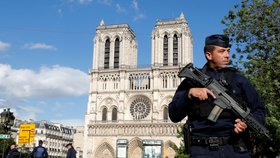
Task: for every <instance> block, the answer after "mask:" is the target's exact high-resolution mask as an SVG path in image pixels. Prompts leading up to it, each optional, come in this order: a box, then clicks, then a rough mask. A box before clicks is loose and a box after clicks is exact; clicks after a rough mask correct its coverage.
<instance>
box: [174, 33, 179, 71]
mask: <svg viewBox="0 0 280 158" xmlns="http://www.w3.org/2000/svg"><path fill="white" fill-rule="evenodd" d="M177 65H178V37H177V35H176V34H175V35H174V37H173V66H177Z"/></svg>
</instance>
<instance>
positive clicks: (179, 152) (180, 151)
mask: <svg viewBox="0 0 280 158" xmlns="http://www.w3.org/2000/svg"><path fill="white" fill-rule="evenodd" d="M177 133H178V135H177V138H179V139H180V140H181V142H180V146H179V147H178V146H176V145H175V144H174V146H173V149H174V150H175V151H176V155H175V158H188V157H189V156H188V155H186V153H185V145H184V133H183V125H182V126H178V128H177Z"/></svg>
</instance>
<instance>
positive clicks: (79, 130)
mask: <svg viewBox="0 0 280 158" xmlns="http://www.w3.org/2000/svg"><path fill="white" fill-rule="evenodd" d="M75 131H76V132H75V134H74V137H73V146H74V148H75V150H76V151H77V155H76V156H77V158H82V157H83V147H84V142H83V141H84V126H79V127H76V128H75Z"/></svg>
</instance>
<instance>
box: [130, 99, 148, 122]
mask: <svg viewBox="0 0 280 158" xmlns="http://www.w3.org/2000/svg"><path fill="white" fill-rule="evenodd" d="M150 111H151V106H150V102H149V101H148V100H147V99H145V98H137V99H135V100H134V101H133V102H132V103H131V106H130V113H131V115H132V116H133V119H134V120H141V119H144V118H145V117H147V116H148V115H149V113H150Z"/></svg>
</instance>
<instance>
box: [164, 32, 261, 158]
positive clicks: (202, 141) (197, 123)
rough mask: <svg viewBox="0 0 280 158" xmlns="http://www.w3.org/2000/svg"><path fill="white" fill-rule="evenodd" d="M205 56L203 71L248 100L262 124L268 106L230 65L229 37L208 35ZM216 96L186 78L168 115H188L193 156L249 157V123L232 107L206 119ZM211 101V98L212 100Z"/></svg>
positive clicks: (176, 116) (189, 139) (175, 118)
mask: <svg viewBox="0 0 280 158" xmlns="http://www.w3.org/2000/svg"><path fill="white" fill-rule="evenodd" d="M204 56H205V58H206V60H207V63H206V64H205V65H204V67H203V68H202V69H201V71H202V72H203V73H204V74H206V75H207V76H210V77H212V78H214V79H216V80H217V81H219V82H220V83H222V84H223V85H224V86H225V87H226V88H227V90H228V92H229V93H230V94H231V95H232V96H234V97H236V98H238V100H242V102H245V103H246V104H245V105H246V107H242V108H245V109H246V108H247V107H248V108H250V109H251V113H252V114H253V116H254V118H255V119H256V120H257V121H259V122H260V123H261V124H264V120H265V107H264V104H263V103H262V101H261V98H260V96H259V94H258V93H257V91H256V90H255V88H254V87H253V86H252V85H251V84H250V82H249V81H248V80H247V79H246V78H245V76H243V75H241V74H240V73H239V72H238V71H237V70H236V69H234V68H230V67H228V64H229V62H230V44H229V38H228V36H225V35H222V34H215V35H211V36H208V37H206V39H205V47H204ZM216 97H217V96H215V95H214V93H213V92H212V91H211V90H210V89H207V88H204V87H203V86H201V85H200V84H199V83H198V82H197V81H195V80H193V79H191V78H185V79H184V80H183V81H182V83H181V84H180V85H179V87H178V88H177V90H176V92H175V95H174V97H173V99H172V101H171V102H170V104H169V107H168V110H169V117H170V119H171V120H172V121H173V122H179V121H181V120H183V119H184V118H185V117H186V116H187V117H188V122H189V126H188V127H189V128H188V132H189V137H188V138H187V143H186V144H189V146H186V148H187V149H188V150H189V154H190V158H194V157H200V158H206V157H207V158H221V157H227V158H250V157H251V154H250V151H249V150H248V149H249V148H248V146H246V142H248V141H246V139H248V134H249V133H248V128H247V124H246V123H245V122H243V121H242V120H241V119H240V118H238V117H237V116H236V115H235V114H234V113H233V112H232V111H230V110H229V109H227V110H224V111H223V112H222V113H221V115H220V116H219V118H218V120H217V121H216V122H212V121H210V120H208V119H207V117H208V115H209V114H210V112H211V110H212V109H213V107H214V105H212V104H211V103H213V99H215V98H216ZM211 100H212V101H211Z"/></svg>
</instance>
